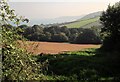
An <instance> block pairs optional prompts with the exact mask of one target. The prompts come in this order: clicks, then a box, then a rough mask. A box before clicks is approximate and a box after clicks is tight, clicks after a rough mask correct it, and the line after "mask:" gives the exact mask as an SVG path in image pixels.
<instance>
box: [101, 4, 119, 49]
mask: <svg viewBox="0 0 120 82" xmlns="http://www.w3.org/2000/svg"><path fill="white" fill-rule="evenodd" d="M100 20H101V23H102V25H103V28H102V29H101V35H102V36H103V38H104V41H103V45H102V47H101V49H102V50H105V51H116V50H117V51H119V49H120V2H118V3H116V4H115V5H113V6H110V5H109V6H108V8H107V10H106V11H104V12H103V13H102V16H101V17H100Z"/></svg>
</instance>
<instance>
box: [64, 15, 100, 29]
mask: <svg viewBox="0 0 120 82" xmlns="http://www.w3.org/2000/svg"><path fill="white" fill-rule="evenodd" d="M98 20H99V17H96V18H91V19H86V20H79V21H77V22H74V23H70V24H65V26H67V27H68V28H79V27H83V26H85V25H88V24H91V23H94V22H96V21H98Z"/></svg>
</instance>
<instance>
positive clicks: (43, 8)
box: [9, 0, 119, 19]
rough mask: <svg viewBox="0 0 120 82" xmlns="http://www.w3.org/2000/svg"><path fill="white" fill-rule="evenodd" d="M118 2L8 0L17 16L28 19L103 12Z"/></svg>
mask: <svg viewBox="0 0 120 82" xmlns="http://www.w3.org/2000/svg"><path fill="white" fill-rule="evenodd" d="M117 1H119V0H9V2H10V6H11V8H12V9H14V10H15V11H16V13H17V14H19V15H22V16H25V17H27V18H29V19H40V18H56V17H61V16H80V15H85V14H88V13H92V12H97V11H103V10H106V9H107V6H108V5H109V4H114V3H115V2H117Z"/></svg>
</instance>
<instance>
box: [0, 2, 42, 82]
mask: <svg viewBox="0 0 120 82" xmlns="http://www.w3.org/2000/svg"><path fill="white" fill-rule="evenodd" d="M0 12H2V13H0V18H1V20H2V21H4V22H5V23H6V24H7V25H2V26H0V29H1V30H2V32H1V35H2V44H1V46H2V54H1V55H2V80H3V81H4V80H37V79H39V80H42V79H43V77H44V76H43V74H42V73H41V68H40V67H41V64H40V63H36V62H35V61H34V59H32V58H31V57H30V55H31V54H28V53H27V52H26V51H25V50H24V49H20V48H18V45H17V44H18V43H17V40H18V39H21V40H23V38H22V36H21V35H19V34H18V33H19V32H22V30H21V29H20V28H18V27H12V26H11V25H9V24H8V23H9V22H8V21H11V22H13V23H15V24H16V25H17V26H18V24H19V23H20V22H21V21H25V20H26V19H22V18H21V17H19V16H16V15H15V13H14V10H11V9H10V8H9V6H8V4H7V2H6V1H4V0H1V1H0ZM1 55H0V56H1Z"/></svg>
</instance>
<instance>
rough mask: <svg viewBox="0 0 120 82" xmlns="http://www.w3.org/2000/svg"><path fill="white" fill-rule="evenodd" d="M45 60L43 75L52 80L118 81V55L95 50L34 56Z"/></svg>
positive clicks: (38, 59) (39, 60)
mask: <svg viewBox="0 0 120 82" xmlns="http://www.w3.org/2000/svg"><path fill="white" fill-rule="evenodd" d="M36 59H37V60H36V61H37V62H43V61H45V60H47V68H44V71H45V73H44V74H45V75H47V77H49V78H51V79H53V80H84V81H86V80H87V81H91V80H93V81H94V80H96V81H97V80H120V70H119V69H120V64H119V63H120V61H119V59H120V57H119V53H105V52H104V53H102V52H99V51H97V49H87V50H84V51H78V52H68V53H65V54H59V55H58V54H57V55H44V56H36Z"/></svg>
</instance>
